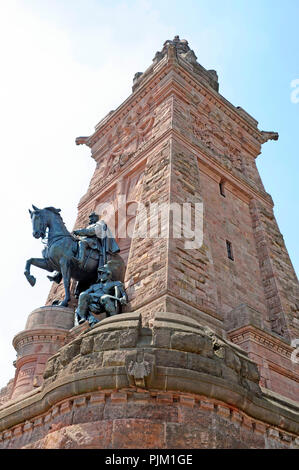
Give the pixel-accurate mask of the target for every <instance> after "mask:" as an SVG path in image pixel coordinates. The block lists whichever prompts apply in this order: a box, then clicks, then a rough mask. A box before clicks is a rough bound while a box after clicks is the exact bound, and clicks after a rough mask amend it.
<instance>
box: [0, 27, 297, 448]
mask: <svg viewBox="0 0 299 470" xmlns="http://www.w3.org/2000/svg"><path fill="white" fill-rule="evenodd" d="M218 88H219V86H218V77H217V73H216V72H215V71H214V70H206V69H205V68H204V67H202V66H201V65H200V64H199V63H198V62H197V58H196V56H195V54H194V52H193V51H192V50H191V49H190V47H189V45H188V42H187V41H186V40H181V39H180V38H179V37H178V36H176V37H175V38H174V39H173V40H172V41H170V40H168V41H166V42H165V44H164V46H163V48H162V50H161V52H157V53H156V55H155V57H154V59H153V63H152V65H151V66H150V67H149V68H148V69H147V70H146V71H145V72H144V73H136V74H135V77H134V81H133V90H132V94H131V95H130V96H129V97H128V99H127V100H126V101H125V102H124V103H122V104H121V105H120V106H119V107H118V108H117V109H116V110H114V111H111V112H110V113H109V114H108V115H107V116H106V117H105V118H104V119H103V120H102V121H100V122H99V123H98V124H97V125H96V127H95V131H94V132H93V133H92V135H90V136H88V137H78V138H77V140H76V143H77V144H78V145H80V144H84V145H87V146H88V147H90V149H91V155H92V158H93V159H94V160H95V162H96V169H95V172H94V175H93V177H92V179H91V182H90V186H89V188H88V191H87V193H86V194H85V195H84V196H83V197H82V199H81V200H80V202H79V206H78V218H77V221H76V224H75V228H81V227H85V226H86V225H88V216H89V214H90V213H92V212H96V213H97V214H98V215H99V216H100V217H102V218H103V219H104V220H105V222H106V223H108V225H109V227H111V228H112V231H113V233H114V235H115V238H116V240H117V243H118V246H119V248H120V253H119V256H120V257H121V258H122V261H123V265H124V270H123V271H122V272H121V273H119V277H120V279H119V280H121V281H123V282H124V286H125V289H126V292H127V294H128V303H127V305H126V306H125V309H124V310H123V312H122V313H121V314H118V315H114V316H112V317H108V318H101V319H100V321H99V322H98V323H96V324H95V325H93V326H92V327H89V325H88V324H87V322H85V323H83V324H81V325H76V326H73V323H72V318H73V316H72V315H73V312H74V305H75V304H76V302H77V301H76V299H75V298H73V300H72V302H71V304H70V305H69V306H68V307H59V306H52V305H51V304H52V302H53V301H54V300H55V299H57V298H58V299H59V298H63V286H62V285H61V284H59V285H57V286H56V287H54V286H53V287H52V289H51V292H50V295H49V298H48V301H47V305H46V306H45V307H43V308H41V309H37V310H36V311H34V312H33V313H32V314H31V317H29V320H28V322H27V325H26V329H25V330H24V331H23V332H21V333H19V334H18V335H17V336H16V337H15V339H14V344H15V347H16V349H17V351H18V359H17V363H16V377H15V379H14V382H13V384H11V385H10V390H11V391H10V393H8V392H7V391H6V395H5V400H2V401H3V404H2V407H1V408H0V432H1V433H2V434H1V437H0V439H1V440H0V446H1V447H3V448H23V447H25V448H169V449H171V448H186V449H188V448H223V447H226V448H294V447H298V446H299V441H298V435H299V405H298V398H299V386H298V381H299V366H298V358H297V356H296V347H295V346H296V345H295V343H296V339H298V338H299V295H298V281H297V278H296V274H295V272H294V269H293V267H292V264H291V261H290V259H289V256H288V252H287V250H286V247H285V244H284V241H283V237H282V235H281V233H280V231H279V228H278V226H277V222H276V220H275V217H274V215H273V201H272V199H271V196H270V195H269V194H268V193H267V192H266V191H265V189H264V186H263V183H262V181H261V178H260V176H259V173H258V171H257V168H256V164H255V159H256V158H257V156H258V155H259V154H260V153H261V145H262V144H264V143H265V142H267V141H268V140H269V139H273V140H277V139H278V134H277V133H275V132H265V131H261V130H259V129H258V123H257V121H256V120H255V119H254V118H253V117H252V116H250V115H249V114H248V113H247V112H246V111H245V110H244V109H242V108H241V107H235V106H233V105H232V104H231V103H230V102H228V101H227V100H226V99H225V98H224V97H223V96H222V95H221V94H220V93H219V91H218ZM73 292H74V288H73ZM298 342H299V341H298Z"/></svg>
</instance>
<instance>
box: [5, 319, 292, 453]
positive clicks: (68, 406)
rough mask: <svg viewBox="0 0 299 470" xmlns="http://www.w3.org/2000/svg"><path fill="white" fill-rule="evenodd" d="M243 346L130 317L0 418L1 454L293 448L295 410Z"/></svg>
mask: <svg viewBox="0 0 299 470" xmlns="http://www.w3.org/2000/svg"><path fill="white" fill-rule="evenodd" d="M259 379H260V376H259V372H258V368H257V366H256V364H255V363H254V362H253V361H252V360H250V359H249V358H248V356H247V353H246V352H244V351H243V350H242V349H241V348H239V347H238V346H237V345H235V344H233V343H230V342H229V341H225V340H223V339H221V338H220V337H219V336H218V335H216V334H215V333H214V332H213V331H212V330H210V329H209V328H208V327H202V326H201V325H200V324H199V323H198V322H196V321H195V320H194V319H191V318H188V317H186V316H184V315H180V314H172V313H169V312H166V313H164V312H158V313H156V315H155V318H154V320H153V322H152V325H151V328H144V327H142V324H141V316H140V314H138V313H125V314H121V315H117V316H115V317H112V318H107V319H105V320H102V321H101V322H100V323H98V324H96V325H95V326H93V327H92V328H88V329H83V330H82V332H81V333H80V334H79V335H78V336H76V337H74V339H73V340H71V341H70V342H69V343H68V344H67V345H65V346H63V347H62V348H60V349H59V350H58V351H57V353H56V354H55V355H54V356H52V357H51V358H50V359H49V360H48V361H47V365H46V369H45V371H44V382H43V384H42V386H41V387H39V388H36V389H35V390H33V391H31V392H29V393H27V394H26V395H23V396H22V397H20V398H17V399H15V400H11V401H10V402H7V403H6V404H5V405H4V406H2V407H1V408H0V448H42V449H46V448H63V449H65V448H73V449H78V448H114V449H121V448H124V449H127V448H140V449H141V448H150V449H159V448H181V449H191V448H296V447H299V439H298V435H299V407H298V404H296V403H295V402H293V401H291V400H287V399H285V398H282V397H280V396H278V395H277V394H273V393H271V392H269V391H267V390H266V389H261V388H260V386H259Z"/></svg>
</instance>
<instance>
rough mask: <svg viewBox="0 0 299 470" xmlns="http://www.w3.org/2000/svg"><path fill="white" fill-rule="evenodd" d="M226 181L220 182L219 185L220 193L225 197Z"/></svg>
mask: <svg viewBox="0 0 299 470" xmlns="http://www.w3.org/2000/svg"><path fill="white" fill-rule="evenodd" d="M224 184H225V183H224V181H220V183H219V191H220V194H221V196H223V197H225V192H224Z"/></svg>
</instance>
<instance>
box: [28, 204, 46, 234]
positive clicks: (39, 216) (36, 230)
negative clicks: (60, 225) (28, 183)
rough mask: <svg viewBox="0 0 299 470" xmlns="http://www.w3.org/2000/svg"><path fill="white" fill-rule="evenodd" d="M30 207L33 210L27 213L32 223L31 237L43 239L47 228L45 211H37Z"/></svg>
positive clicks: (35, 208) (34, 207)
mask: <svg viewBox="0 0 299 470" xmlns="http://www.w3.org/2000/svg"><path fill="white" fill-rule="evenodd" d="M32 207H33V209H34V210H33V211H31V210H30V209H29V213H30V217H31V221H32V228H33V236H34V238H44V237H45V235H46V230H47V226H48V221H47V216H46V213H45V209H38V208H37V207H36V206H34V205H33V204H32Z"/></svg>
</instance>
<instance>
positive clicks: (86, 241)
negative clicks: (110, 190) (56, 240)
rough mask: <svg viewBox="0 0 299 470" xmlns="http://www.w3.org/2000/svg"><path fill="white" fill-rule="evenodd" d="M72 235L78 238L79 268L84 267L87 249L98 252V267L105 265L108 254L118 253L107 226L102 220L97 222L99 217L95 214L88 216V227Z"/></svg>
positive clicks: (75, 231) (116, 245) (117, 247)
mask: <svg viewBox="0 0 299 470" xmlns="http://www.w3.org/2000/svg"><path fill="white" fill-rule="evenodd" d="M73 233H74V235H77V236H79V237H80V240H79V243H78V245H79V250H78V263H79V266H80V267H81V268H83V267H84V264H85V261H86V251H87V248H90V249H92V250H97V251H98V252H99V264H98V266H99V267H100V266H104V264H106V263H107V254H108V253H118V252H119V251H120V250H119V246H118V244H117V243H116V241H115V239H114V238H113V235H112V233H111V231H110V229H109V228H108V226H107V224H106V223H105V222H104V221H103V220H99V216H98V214H96V213H95V212H92V213H91V214H90V215H89V225H88V226H87V227H86V228H82V229H78V230H74V232H73Z"/></svg>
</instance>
